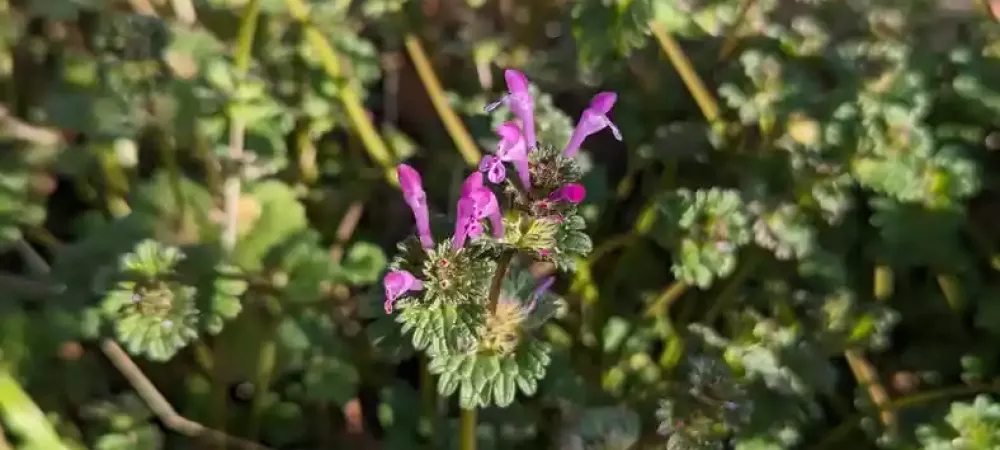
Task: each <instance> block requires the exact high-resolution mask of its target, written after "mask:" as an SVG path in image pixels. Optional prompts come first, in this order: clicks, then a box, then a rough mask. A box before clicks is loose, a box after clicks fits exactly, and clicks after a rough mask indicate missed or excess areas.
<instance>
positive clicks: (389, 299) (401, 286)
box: [382, 270, 424, 314]
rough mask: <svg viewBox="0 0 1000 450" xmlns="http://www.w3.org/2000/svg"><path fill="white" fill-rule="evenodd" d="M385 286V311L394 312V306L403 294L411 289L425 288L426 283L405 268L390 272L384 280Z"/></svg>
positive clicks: (420, 289)
mask: <svg viewBox="0 0 1000 450" xmlns="http://www.w3.org/2000/svg"><path fill="white" fill-rule="evenodd" d="M382 285H383V286H384V287H385V303H384V306H385V313H386V314H391V313H392V306H393V304H394V303H396V300H397V299H398V298H399V297H401V296H402V295H403V294H405V293H407V292H411V291H422V290H424V283H423V282H421V281H420V280H418V279H417V277H415V276H413V274H412V273H410V272H407V271H405V270H396V271H393V272H389V273H388V274H387V275H386V276H385V279H384V280H382Z"/></svg>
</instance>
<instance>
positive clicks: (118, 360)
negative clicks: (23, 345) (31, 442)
mask: <svg viewBox="0 0 1000 450" xmlns="http://www.w3.org/2000/svg"><path fill="white" fill-rule="evenodd" d="M21 251H23V252H29V253H34V257H35V258H37V259H38V260H39V261H41V262H42V264H45V266H44V269H45V272H51V267H49V266H48V265H47V264H46V263H45V260H44V259H42V256H41V255H39V254H37V253H35V250H34V249H33V248H31V246H30V245H24V246H23V247H21ZM101 351H102V352H104V355H105V356H107V357H108V359H109V360H110V361H111V364H112V365H114V366H115V368H116V369H118V371H119V372H120V373H121V374H122V376H124V377H125V379H126V380H128V382H129V384H130V385H132V388H133V389H135V391H136V393H137V394H139V397H140V398H142V400H143V401H144V402H146V406H147V407H148V408H149V410H150V411H152V412H153V414H156V417H158V418H159V419H160V421H162V422H163V424H164V426H166V427H167V428H169V429H171V430H173V431H176V432H178V433H180V434H183V435H185V436H189V437H192V438H197V439H201V440H203V441H205V442H211V443H215V444H216V445H222V446H226V445H232V446H234V447H237V448H241V449H248V450H273V449H271V448H270V447H267V446H264V445H261V444H258V443H256V442H251V441H248V440H246V439H241V438H238V437H235V436H230V435H228V434H226V433H223V432H221V431H217V430H213V429H211V428H208V427H206V426H204V425H202V424H200V423H198V422H195V421H193V420H191V419H188V418H186V417H184V416H182V415H180V414H178V413H177V410H175V409H174V407H173V406H171V405H170V402H169V401H168V400H167V398H166V397H164V396H163V394H161V393H160V391H159V390H157V389H156V386H154V385H153V382H152V381H149V378H148V377H147V376H146V374H144V373H142V369H140V368H139V366H137V365H136V364H135V362H134V361H132V358H130V357H129V356H128V354H127V353H125V351H124V350H122V348H121V347H120V346H118V344H117V343H116V342H115V341H113V340H111V339H104V340H102V341H101ZM0 450H3V449H2V447H0Z"/></svg>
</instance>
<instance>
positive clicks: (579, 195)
mask: <svg viewBox="0 0 1000 450" xmlns="http://www.w3.org/2000/svg"><path fill="white" fill-rule="evenodd" d="M586 196H587V189H585V188H584V187H583V185H582V184H579V183H570V184H567V185H565V186H563V187H560V188H559V189H556V190H555V192H553V193H552V194H551V195H549V200H553V201H557V202H570V203H572V204H574V205H576V204H579V203H580V202H582V201H583V199H584V197H586Z"/></svg>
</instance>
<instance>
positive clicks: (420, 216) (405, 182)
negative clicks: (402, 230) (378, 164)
mask: <svg viewBox="0 0 1000 450" xmlns="http://www.w3.org/2000/svg"><path fill="white" fill-rule="evenodd" d="M396 173H397V174H398V176H399V186H400V188H401V189H402V190H403V200H405V201H406V204H407V205H409V207H410V210H411V211H413V220H414V221H415V222H416V223H417V236H418V237H420V244H421V245H422V246H423V247H424V248H427V249H430V248H434V239H433V238H431V225H430V218H429V215H428V211H427V195H426V194H425V193H424V187H423V183H422V182H421V180H420V174H419V173H417V171H416V170H414V169H413V168H412V167H410V166H408V165H406V164H400V165H399V167H397V168H396Z"/></svg>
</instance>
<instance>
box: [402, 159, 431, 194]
mask: <svg viewBox="0 0 1000 450" xmlns="http://www.w3.org/2000/svg"><path fill="white" fill-rule="evenodd" d="M396 175H397V176H398V177H399V186H400V188H401V189H402V190H403V193H404V195H407V194H409V193H410V192H416V191H423V190H424V187H423V183H422V182H421V180H420V173H419V172H417V171H416V169H414V168H413V167H410V166H409V165H406V164H400V165H399V166H398V167H396Z"/></svg>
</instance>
